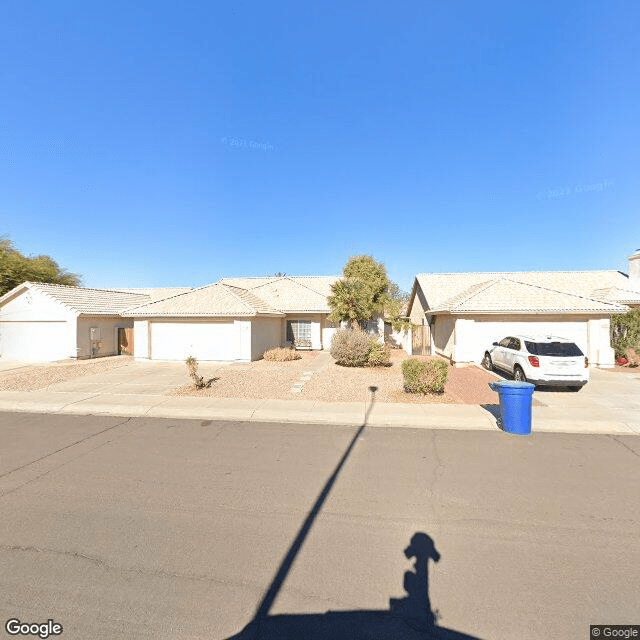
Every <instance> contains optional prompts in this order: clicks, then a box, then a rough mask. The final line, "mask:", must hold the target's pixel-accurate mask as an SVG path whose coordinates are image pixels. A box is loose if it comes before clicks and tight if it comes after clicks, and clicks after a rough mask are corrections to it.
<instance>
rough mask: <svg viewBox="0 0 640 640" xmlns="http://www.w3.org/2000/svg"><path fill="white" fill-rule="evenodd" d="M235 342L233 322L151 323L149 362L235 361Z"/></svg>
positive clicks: (236, 350) (237, 349)
mask: <svg viewBox="0 0 640 640" xmlns="http://www.w3.org/2000/svg"><path fill="white" fill-rule="evenodd" d="M239 346H240V345H239V340H238V336H237V332H236V327H235V325H234V323H233V322H152V323H151V358H152V359H153V360H185V359H186V358H188V357H189V356H194V357H195V358H197V359H198V360H237V359H239V353H238V352H239Z"/></svg>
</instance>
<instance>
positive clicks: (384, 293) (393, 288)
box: [329, 255, 411, 331]
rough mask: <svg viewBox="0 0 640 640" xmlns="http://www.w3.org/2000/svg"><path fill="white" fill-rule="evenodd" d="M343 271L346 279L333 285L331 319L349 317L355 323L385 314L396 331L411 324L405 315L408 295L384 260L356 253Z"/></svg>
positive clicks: (330, 298) (362, 322) (330, 300)
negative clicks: (391, 273) (388, 269)
mask: <svg viewBox="0 0 640 640" xmlns="http://www.w3.org/2000/svg"><path fill="white" fill-rule="evenodd" d="M342 274H343V278H342V279H341V280H338V281H337V282H336V283H335V284H333V285H332V287H331V295H330V296H329V307H330V308H331V313H330V314H329V319H330V320H333V321H334V322H340V321H342V320H346V321H348V322H350V323H351V324H352V325H353V326H356V325H358V324H360V325H362V324H364V323H365V322H367V320H371V319H372V318H374V317H375V316H376V315H382V316H383V317H384V319H385V321H386V322H389V323H391V326H392V327H393V329H394V330H396V331H401V330H403V329H407V328H409V327H410V326H411V325H410V323H409V321H408V320H407V319H406V318H404V313H405V312H406V305H407V302H408V299H409V294H407V293H406V292H405V291H402V290H401V289H400V287H399V286H398V285H397V284H396V283H395V282H393V281H391V280H389V276H388V275H387V270H386V268H385V266H384V264H382V262H377V261H376V260H374V258H372V257H371V256H366V255H362V256H353V257H351V258H349V260H348V261H347V264H346V265H345V266H344V269H343V270H342Z"/></svg>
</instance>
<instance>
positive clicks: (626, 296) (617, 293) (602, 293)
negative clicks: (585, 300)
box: [592, 284, 640, 304]
mask: <svg viewBox="0 0 640 640" xmlns="http://www.w3.org/2000/svg"><path fill="white" fill-rule="evenodd" d="M592 295H593V297H594V298H598V299H599V300H605V301H606V302H618V303H620V304H640V284H639V285H638V289H637V290H632V289H621V288H620V287H606V288H604V289H596V290H595V291H594V292H593V294H592Z"/></svg>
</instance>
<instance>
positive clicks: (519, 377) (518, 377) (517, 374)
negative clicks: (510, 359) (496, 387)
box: [513, 365, 527, 382]
mask: <svg viewBox="0 0 640 640" xmlns="http://www.w3.org/2000/svg"><path fill="white" fill-rule="evenodd" d="M513 379H514V380H515V381H516V382H526V381H527V376H525V375H524V371H523V370H522V369H521V368H520V367H518V366H517V365H516V367H515V368H514V370H513Z"/></svg>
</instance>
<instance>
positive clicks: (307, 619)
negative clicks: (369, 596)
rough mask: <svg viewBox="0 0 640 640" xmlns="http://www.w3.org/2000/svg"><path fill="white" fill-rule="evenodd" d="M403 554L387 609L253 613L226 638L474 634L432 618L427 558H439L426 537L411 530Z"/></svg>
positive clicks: (408, 639) (331, 639)
mask: <svg viewBox="0 0 640 640" xmlns="http://www.w3.org/2000/svg"><path fill="white" fill-rule="evenodd" d="M404 555H405V556H406V557H407V559H412V558H415V562H414V564H413V567H412V569H411V570H409V571H406V572H405V574H404V589H405V591H406V596H405V597H403V598H391V599H390V601H389V609H388V610H382V609H381V610H375V609H370V610H367V609H361V610H355V611H328V612H326V613H318V614H278V615H267V616H264V617H258V616H256V618H254V620H252V621H251V623H249V625H247V627H245V629H244V630H243V631H241V632H240V633H239V634H237V635H234V636H232V637H230V638H228V640H300V639H302V638H304V639H305V640H353V639H354V638H357V639H359V640H365V639H366V640H389V639H393V640H430V639H434V640H436V639H437V640H479V638H476V637H475V636H470V635H468V634H465V633H461V632H459V631H455V630H453V629H447V628H445V627H440V626H438V624H437V620H438V612H437V611H435V612H434V611H433V609H432V607H431V600H430V598H429V560H432V561H433V562H439V560H440V554H439V553H438V551H437V550H436V548H435V545H434V542H433V540H432V539H431V537H430V536H428V535H427V534H426V533H423V532H421V531H419V532H417V533H415V534H414V535H413V536H412V538H411V541H410V543H409V546H408V547H407V548H406V549H405V550H404Z"/></svg>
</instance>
